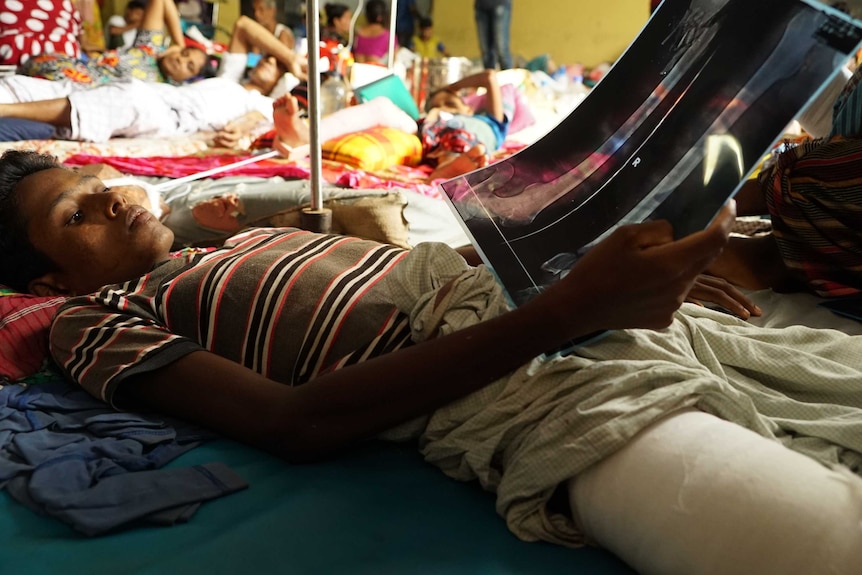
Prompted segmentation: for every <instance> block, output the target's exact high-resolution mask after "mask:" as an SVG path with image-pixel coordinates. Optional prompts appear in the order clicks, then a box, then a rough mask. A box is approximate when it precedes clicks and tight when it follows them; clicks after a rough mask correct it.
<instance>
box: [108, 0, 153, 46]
mask: <svg viewBox="0 0 862 575" xmlns="http://www.w3.org/2000/svg"><path fill="white" fill-rule="evenodd" d="M146 7H147V3H146V2H145V1H144V0H129V3H128V4H126V9H125V11H124V12H123V14H114V15H113V16H111V17H110V18H108V24H107V26H108V38H109V40H108V48H109V49H111V50H113V49H116V48H131V47H132V45H134V43H135V37H136V36H137V35H138V27H140V25H141V23H142V22H143V21H144V10H145V9H146Z"/></svg>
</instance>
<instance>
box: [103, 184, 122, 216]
mask: <svg viewBox="0 0 862 575" xmlns="http://www.w3.org/2000/svg"><path fill="white" fill-rule="evenodd" d="M105 196H106V198H105V212H106V214H107V216H108V217H109V218H115V217H117V216H118V215H119V214H120V212H121V211H122V209H123V206H125V205H126V204H127V203H128V202H126V196H124V195H123V194H121V193H120V192H116V191H114V190H109V191H107V192H105Z"/></svg>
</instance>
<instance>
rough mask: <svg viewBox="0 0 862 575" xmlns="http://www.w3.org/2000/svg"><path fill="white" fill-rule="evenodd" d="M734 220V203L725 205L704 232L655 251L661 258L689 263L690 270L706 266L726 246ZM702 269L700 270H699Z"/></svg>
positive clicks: (695, 233)
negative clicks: (658, 252)
mask: <svg viewBox="0 0 862 575" xmlns="http://www.w3.org/2000/svg"><path fill="white" fill-rule="evenodd" d="M735 218H736V203H735V202H733V201H732V200H731V201H730V202H728V203H727V204H725V206H724V207H723V208H722V209H721V211H720V212H719V213H718V215H717V216H716V217H715V219H714V220H713V221H712V223H711V224H710V225H709V227H707V228H706V229H704V230H701V231H699V232H694V233H693V234H690V235H688V236H686V237H684V238H680V239H679V240H677V241H675V242H672V243H669V244H666V245H663V246H658V247H657V248H656V249H657V250H659V251H660V252H661V256H662V257H668V258H679V259H678V260H677V261H685V262H690V263H691V266H690V267H691V268H696V267H698V266H706V265H708V264H709V263H710V262H711V261H712V260H713V259H714V258H715V257H716V256H718V254H719V253H721V250H722V249H724V246H726V245H727V241H728V238H729V236H730V230H731V229H732V227H733V222H734V220H735ZM701 269H702V268H701Z"/></svg>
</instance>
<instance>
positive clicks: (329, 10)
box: [320, 2, 353, 46]
mask: <svg viewBox="0 0 862 575" xmlns="http://www.w3.org/2000/svg"><path fill="white" fill-rule="evenodd" d="M323 13H324V15H325V17H326V25H325V26H323V28H322V30H321V31H320V39H321V41H324V42H325V41H327V40H334V41H336V42H338V43H339V44H343V45H344V46H347V45H348V44H349V43H350V26H351V25H352V20H353V13H352V12H351V11H350V8H349V7H348V6H347V5H346V4H340V3H338V2H327V3H326V4H324V5H323Z"/></svg>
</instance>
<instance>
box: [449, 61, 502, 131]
mask: <svg viewBox="0 0 862 575" xmlns="http://www.w3.org/2000/svg"><path fill="white" fill-rule="evenodd" d="M469 88H485V90H486V93H485V112H487V113H488V114H489V115H491V116H493V117H494V118H495V119H496V120H497V121H498V122H502V121H503V119H504V118H505V112H504V110H503V92H502V91H501V90H500V84H499V83H498V82H497V73H496V72H495V71H494V70H483V71H482V72H479V73H477V74H473V75H472V76H467V77H466V78H462V79H460V80H458V81H457V82H453V83H452V84H450V85H449V86H448V89H449V90H452V91H453V92H458V91H459V90H464V89H469Z"/></svg>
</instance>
